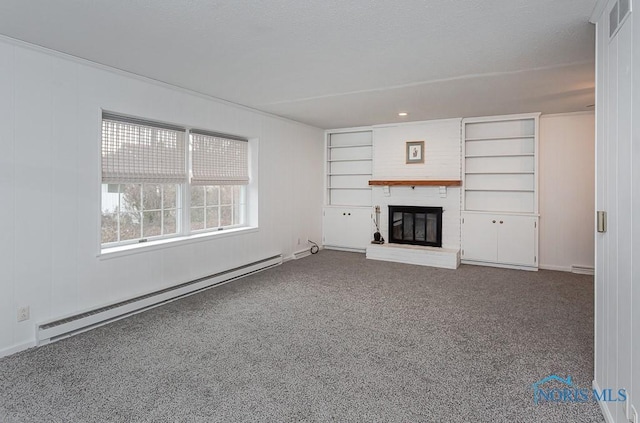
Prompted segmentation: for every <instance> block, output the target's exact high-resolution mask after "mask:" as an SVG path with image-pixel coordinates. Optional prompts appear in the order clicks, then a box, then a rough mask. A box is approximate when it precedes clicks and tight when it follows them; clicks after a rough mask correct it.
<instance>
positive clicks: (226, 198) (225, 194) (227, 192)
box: [220, 185, 233, 204]
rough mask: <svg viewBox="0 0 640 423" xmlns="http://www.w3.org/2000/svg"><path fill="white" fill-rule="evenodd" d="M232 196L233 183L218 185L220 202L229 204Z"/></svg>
mask: <svg viewBox="0 0 640 423" xmlns="http://www.w3.org/2000/svg"><path fill="white" fill-rule="evenodd" d="M232 198H233V185H221V186H220V204H231V199H232Z"/></svg>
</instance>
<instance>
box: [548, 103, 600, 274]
mask: <svg viewBox="0 0 640 423" xmlns="http://www.w3.org/2000/svg"><path fill="white" fill-rule="evenodd" d="M539 145H540V155H539V172H540V185H539V186H540V203H539V209H540V232H539V233H540V240H539V245H540V267H541V268H544V269H553V270H564V271H571V268H572V266H574V265H575V266H582V267H588V268H591V269H593V267H594V239H593V230H594V215H595V208H594V198H595V197H594V196H595V186H594V184H595V159H594V157H595V114H594V113H592V112H586V113H569V114H558V115H542V116H541V117H540V136H539Z"/></svg>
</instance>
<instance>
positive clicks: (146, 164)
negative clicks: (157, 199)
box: [102, 115, 187, 183]
mask: <svg viewBox="0 0 640 423" xmlns="http://www.w3.org/2000/svg"><path fill="white" fill-rule="evenodd" d="M186 178H187V171H186V161H185V131H184V129H182V130H180V129H179V128H173V127H168V126H162V125H154V124H152V123H146V122H142V121H137V120H133V119H124V118H123V119H119V118H117V117H111V116H108V115H107V116H103V118H102V182H104V183H128V182H137V183H183V182H184V181H185V180H186Z"/></svg>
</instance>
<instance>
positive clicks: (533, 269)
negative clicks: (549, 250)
mask: <svg viewBox="0 0 640 423" xmlns="http://www.w3.org/2000/svg"><path fill="white" fill-rule="evenodd" d="M460 263H462V264H471V265H474V266H486V267H501V268H503V269H514V270H526V271H527V272H537V271H538V268H537V267H531V266H518V265H515V264H502V263H491V262H484V261H474V260H461V261H460Z"/></svg>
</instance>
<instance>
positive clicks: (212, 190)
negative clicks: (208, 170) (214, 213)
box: [206, 185, 220, 206]
mask: <svg viewBox="0 0 640 423" xmlns="http://www.w3.org/2000/svg"><path fill="white" fill-rule="evenodd" d="M206 190H207V206H217V205H218V204H219V203H220V201H219V198H218V196H219V194H220V187H219V186H217V185H209V186H207V187H206Z"/></svg>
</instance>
